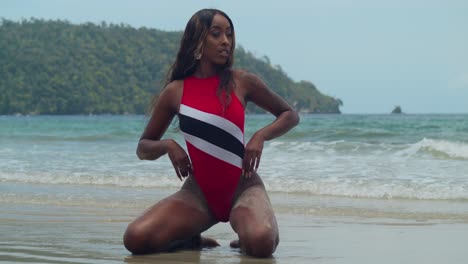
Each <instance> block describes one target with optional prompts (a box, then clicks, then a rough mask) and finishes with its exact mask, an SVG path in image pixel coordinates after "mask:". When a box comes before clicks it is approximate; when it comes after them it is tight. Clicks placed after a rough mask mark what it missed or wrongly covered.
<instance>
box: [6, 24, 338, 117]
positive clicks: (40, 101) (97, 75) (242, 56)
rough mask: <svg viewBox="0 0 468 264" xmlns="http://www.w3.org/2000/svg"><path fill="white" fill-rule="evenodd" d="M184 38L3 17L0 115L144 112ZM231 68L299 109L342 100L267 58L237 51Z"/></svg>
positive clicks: (332, 106)
mask: <svg viewBox="0 0 468 264" xmlns="http://www.w3.org/2000/svg"><path fill="white" fill-rule="evenodd" d="M181 35H182V34H181V32H165V31H160V30H157V29H149V28H145V27H142V28H138V29H136V28H133V27H130V26H128V25H124V24H119V25H117V24H107V23H105V22H102V23H101V24H99V25H96V24H93V23H85V24H81V25H74V24H71V23H69V22H67V21H60V20H59V21H45V20H41V19H30V20H23V21H20V22H14V21H10V20H5V19H2V20H1V24H0V62H1V63H0V114H17V113H20V114H103V113H111V114H123V113H132V114H133V113H134V114H142V113H145V111H146V108H147V106H148V104H149V102H150V100H151V98H152V97H153V95H155V94H157V93H158V92H159V91H160V89H162V86H163V84H164V80H165V76H166V72H167V70H168V69H169V66H170V65H171V64H172V63H173V60H174V59H175V54H176V52H177V49H178V46H179V40H180V37H181ZM235 67H236V68H242V69H246V70H248V71H251V72H254V73H256V74H258V75H259V76H261V77H262V78H263V80H264V81H265V82H266V83H267V85H268V86H269V87H270V88H271V89H273V90H274V91H275V92H276V93H278V94H279V95H281V96H283V97H284V98H286V100H288V102H290V103H291V104H292V105H294V107H295V108H296V109H297V110H298V111H302V112H313V113H339V112H340V110H339V107H340V106H341V105H342V102H341V100H339V99H335V98H333V97H330V96H327V95H324V94H322V93H320V91H318V90H317V88H316V87H315V86H314V85H313V84H312V83H310V82H306V81H301V82H294V81H293V80H292V79H291V78H289V77H288V76H287V74H286V73H284V72H283V71H282V69H281V68H280V67H279V66H273V65H271V63H270V61H269V59H268V58H267V57H264V58H263V59H258V58H256V57H255V56H254V55H253V54H252V53H250V52H248V51H246V50H245V49H244V48H242V47H238V48H237V49H236V54H235ZM248 110H249V111H259V109H255V108H253V107H252V106H251V105H249V107H248Z"/></svg>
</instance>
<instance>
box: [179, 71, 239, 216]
mask: <svg viewBox="0 0 468 264" xmlns="http://www.w3.org/2000/svg"><path fill="white" fill-rule="evenodd" d="M219 81H220V80H219V76H213V77H209V78H205V79H199V78H196V77H188V78H186V79H185V80H184V89H183V95H182V100H181V103H180V109H179V125H180V129H181V131H182V133H183V134H184V138H185V142H186V144H187V150H188V155H189V157H190V160H191V162H192V168H193V174H194V177H195V180H196V181H197V183H198V185H199V186H200V188H201V190H202V192H203V194H204V196H205V199H206V201H207V202H208V207H209V208H210V210H211V211H212V213H213V215H214V216H215V217H216V219H217V220H218V221H221V222H227V221H228V220H229V214H230V211H231V207H232V200H233V198H234V192H235V191H236V187H237V184H238V182H239V178H240V176H241V173H242V159H243V157H244V119H245V114H244V107H243V105H242V103H241V102H240V101H239V99H238V98H237V97H236V95H235V93H234V92H232V94H231V100H230V103H229V104H228V105H227V106H226V107H224V106H223V105H222V103H221V101H220V99H219V96H218V94H217V89H218V85H219Z"/></svg>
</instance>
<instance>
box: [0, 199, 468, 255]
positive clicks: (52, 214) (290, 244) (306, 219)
mask: <svg viewBox="0 0 468 264" xmlns="http://www.w3.org/2000/svg"><path fill="white" fill-rule="evenodd" d="M162 195H164V194H162ZM271 197H272V201H273V203H274V204H275V201H276V202H277V204H281V202H280V201H282V200H284V197H283V196H282V195H279V194H274V193H273V194H271ZM290 199H296V198H294V197H292V198H291V197H290ZM13 200H14V199H13ZM318 203H320V201H318ZM290 204H291V203H290ZM143 209H144V206H138V207H136V208H131V207H129V206H121V207H119V206H114V205H112V203H109V204H107V205H104V204H101V205H93V206H92V207H90V206H89V204H85V205H80V203H74V202H70V203H56V204H54V203H47V204H44V203H43V202H34V201H18V202H11V201H10V202H5V199H4V201H3V202H2V203H0V212H1V214H0V262H1V263H18V262H24V263H26V262H27V263H173V264H176V263H221V264H224V263H226V264H227V263H277V264H282V263H294V264H302V263H304V264H305V263H308V264H309V263H360V264H363V263H425V264H431V263H468V250H467V249H468V247H467V245H468V219H464V218H460V219H455V220H454V219H452V220H449V221H446V220H444V219H442V220H441V219H429V220H428V219H424V218H423V217H416V218H415V217H413V218H412V217H406V218H400V219H398V218H395V217H392V218H387V217H385V216H381V215H376V216H370V217H369V216H368V215H366V216H365V217H360V216H359V214H356V215H349V214H348V215H339V214H336V213H335V214H329V213H325V214H324V213H320V212H316V211H313V212H312V213H311V212H310V211H304V210H302V211H298V212H296V211H294V210H289V211H288V210H283V209H284V208H283V209H282V207H281V206H279V208H278V212H277V218H278V222H279V227H280V239H281V242H280V245H279V247H278V249H277V251H276V252H275V254H274V256H273V258H269V259H254V258H250V257H246V256H244V255H243V254H241V253H240V252H239V251H238V250H236V249H231V248H229V241H230V240H232V239H235V238H236V235H235V234H234V233H233V231H232V230H231V228H230V226H229V224H218V225H216V226H214V227H213V228H212V229H210V230H208V231H207V232H205V233H204V235H206V236H211V237H213V238H215V239H217V240H218V242H219V243H220V244H221V246H220V247H217V248H214V249H206V250H202V251H180V252H175V253H164V254H153V255H146V256H132V255H130V254H129V252H128V251H126V250H125V248H124V247H123V244H122V235H123V233H124V231H125V228H126V226H127V224H128V223H129V222H130V221H131V220H132V219H133V218H134V217H135V216H137V215H138V214H139V213H141V211H142V210H143ZM463 215H464V214H463Z"/></svg>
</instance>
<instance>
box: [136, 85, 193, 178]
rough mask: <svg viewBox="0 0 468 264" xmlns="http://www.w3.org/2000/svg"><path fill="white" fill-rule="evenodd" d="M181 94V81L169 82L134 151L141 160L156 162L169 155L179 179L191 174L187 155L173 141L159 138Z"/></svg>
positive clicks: (170, 118)
mask: <svg viewBox="0 0 468 264" xmlns="http://www.w3.org/2000/svg"><path fill="white" fill-rule="evenodd" d="M181 92H182V82H181V81H174V82H171V83H170V84H168V85H167V87H166V88H165V89H164V90H163V91H162V92H161V94H160V95H159V97H158V99H157V102H156V105H155V107H154V109H153V113H152V116H151V118H150V121H149V122H148V125H147V126H146V128H145V131H144V132H143V134H142V135H141V138H140V141H139V142H138V147H137V151H136V154H137V156H138V158H140V159H142V160H156V159H158V158H160V157H161V156H163V155H165V154H169V159H170V160H171V162H172V165H173V166H174V169H175V171H176V174H177V176H178V177H179V179H182V177H185V176H188V175H189V174H191V172H192V170H191V165H190V160H189V158H188V155H187V153H186V152H185V150H184V149H183V148H182V147H181V146H180V145H179V144H178V143H177V142H176V141H175V140H173V139H164V140H161V138H162V136H163V135H164V133H165V132H166V130H167V128H168V127H169V125H170V124H171V122H172V119H173V118H174V116H175V115H176V114H177V111H178V107H179V106H178V104H179V102H180V98H181V95H182V94H181Z"/></svg>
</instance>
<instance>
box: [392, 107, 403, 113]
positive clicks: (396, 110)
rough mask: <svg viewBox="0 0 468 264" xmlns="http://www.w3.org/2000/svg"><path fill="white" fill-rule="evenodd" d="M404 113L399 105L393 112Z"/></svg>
mask: <svg viewBox="0 0 468 264" xmlns="http://www.w3.org/2000/svg"><path fill="white" fill-rule="evenodd" d="M402 113H403V111H402V110H401V107H400V106H399V105H397V106H395V108H393V110H392V114H402Z"/></svg>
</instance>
